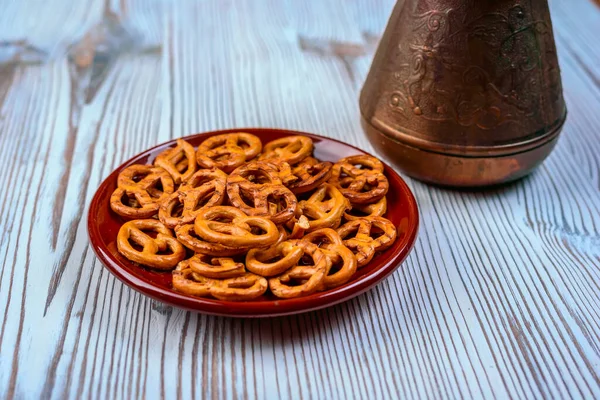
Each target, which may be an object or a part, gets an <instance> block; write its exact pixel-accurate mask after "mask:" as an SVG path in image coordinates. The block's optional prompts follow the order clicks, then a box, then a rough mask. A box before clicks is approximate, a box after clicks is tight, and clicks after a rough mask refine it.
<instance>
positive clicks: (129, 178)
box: [110, 164, 175, 219]
mask: <svg viewBox="0 0 600 400" xmlns="http://www.w3.org/2000/svg"><path fill="white" fill-rule="evenodd" d="M117 185H118V187H117V188H116V189H115V191H114V192H113V194H112V195H111V197H110V208H111V209H112V210H113V211H114V212H116V213H117V214H119V215H120V216H122V217H125V218H129V219H140V218H142V219H143V218H150V217H152V216H153V215H154V214H156V212H157V211H158V208H159V206H160V203H161V202H162V201H164V200H165V199H166V198H167V197H168V196H169V195H171V194H172V193H173V191H174V190H175V185H174V183H173V179H172V178H171V175H169V173H168V172H167V171H166V170H164V169H162V168H160V167H153V166H151V165H140V164H134V165H130V166H129V167H127V168H125V169H124V170H123V171H122V172H121V173H120V174H119V177H118V178H117Z"/></svg>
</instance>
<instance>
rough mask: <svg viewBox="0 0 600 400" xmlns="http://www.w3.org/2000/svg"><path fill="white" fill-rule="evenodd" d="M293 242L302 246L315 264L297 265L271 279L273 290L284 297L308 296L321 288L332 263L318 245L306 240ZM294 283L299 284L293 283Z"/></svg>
mask: <svg viewBox="0 0 600 400" xmlns="http://www.w3.org/2000/svg"><path fill="white" fill-rule="evenodd" d="M291 244H292V245H293V246H297V247H299V248H301V249H302V252H303V253H304V257H306V256H308V258H310V259H312V264H313V265H307V266H304V265H302V266H300V265H296V266H294V267H292V268H290V269H289V270H287V271H286V272H284V273H283V274H281V275H279V276H276V277H273V278H270V279H269V288H270V289H271V292H273V294H274V295H275V296H277V297H281V298H284V299H289V298H294V297H300V296H307V295H309V294H311V293H314V292H316V291H317V290H319V289H320V288H321V287H322V284H323V281H324V279H325V277H326V276H327V274H328V273H329V267H330V265H331V264H330V263H329V260H328V259H327V257H326V256H325V254H323V252H322V251H321V249H319V247H317V245H315V244H313V243H310V242H307V241H304V240H294V241H291ZM293 283H299V284H298V285H293Z"/></svg>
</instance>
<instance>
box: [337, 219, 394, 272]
mask: <svg viewBox="0 0 600 400" xmlns="http://www.w3.org/2000/svg"><path fill="white" fill-rule="evenodd" d="M373 228H375V229H373ZM377 230H378V231H379V232H377ZM337 233H338V234H339V235H340V237H341V238H342V240H343V243H344V245H345V246H346V247H348V248H349V249H350V250H352V252H353V253H354V254H355V255H356V259H357V261H358V267H359V268H360V267H363V266H365V265H366V264H367V263H368V262H369V261H371V260H372V259H373V256H374V255H375V252H376V251H381V250H385V249H387V248H388V247H390V246H391V245H392V244H393V243H394V240H396V227H395V226H394V224H392V223H391V222H390V221H389V220H387V219H385V218H382V217H365V218H359V219H355V220H352V221H349V222H346V223H345V224H344V225H342V226H340V227H339V228H338V229H337ZM378 234H380V235H379V236H377V235H378Z"/></svg>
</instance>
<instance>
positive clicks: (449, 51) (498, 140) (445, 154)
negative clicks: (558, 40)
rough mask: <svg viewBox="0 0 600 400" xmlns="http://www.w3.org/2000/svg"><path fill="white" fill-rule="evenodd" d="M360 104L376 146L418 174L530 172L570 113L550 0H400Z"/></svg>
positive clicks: (494, 176)
mask: <svg viewBox="0 0 600 400" xmlns="http://www.w3.org/2000/svg"><path fill="white" fill-rule="evenodd" d="M360 110H361V114H362V123H363V127H364V128H365V131H366V133H367V136H368V137H369V139H370V140H371V142H372V143H373V145H374V146H375V147H376V148H377V149H378V150H379V151H380V152H381V153H383V154H384V156H385V157H386V158H388V159H389V160H390V161H391V162H392V163H393V164H395V165H396V166H397V167H399V168H400V169H401V170H403V171H404V172H405V173H407V174H408V175H411V176H413V177H415V178H417V179H421V180H424V181H427V182H431V183H436V184H442V185H449V186H463V187H465V186H467V187H468V186H486V185H493V184H498V183H503V182H508V181H511V180H515V179H518V178H520V177H523V176H524V175H526V174H527V173H529V172H530V171H531V170H532V169H533V168H535V167H536V166H538V165H539V164H540V163H541V162H542V161H543V160H544V159H545V158H546V157H547V156H548V154H549V153H550V152H551V151H552V149H553V147H554V145H555V144H556V141H557V139H558V135H559V133H560V130H561V128H562V126H563V123H564V122H565V119H566V107H565V103H564V99H563V95H562V86H561V79H560V70H559V66H558V61H557V56H556V48H555V44H554V36H553V33H552V23H551V21H550V13H549V10H548V3H547V0H529V1H519V0H405V1H402V0H400V1H398V3H397V4H396V7H395V8H394V11H393V12H392V15H391V17H390V20H389V22H388V25H387V28H386V31H385V33H384V35H383V37H382V39H381V41H380V43H379V48H378V50H377V53H376V55H375V58H374V60H373V63H372V65H371V70H370V71H369V75H368V77H367V80H366V82H365V84H364V87H363V89H362V92H361V96H360Z"/></svg>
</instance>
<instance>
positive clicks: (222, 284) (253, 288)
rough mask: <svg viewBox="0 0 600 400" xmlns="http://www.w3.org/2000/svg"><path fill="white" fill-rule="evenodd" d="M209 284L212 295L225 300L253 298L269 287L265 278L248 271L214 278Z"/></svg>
mask: <svg viewBox="0 0 600 400" xmlns="http://www.w3.org/2000/svg"><path fill="white" fill-rule="evenodd" d="M209 284H210V285H211V288H210V294H211V295H212V296H213V297H215V298H217V299H219V300H227V301H247V300H253V299H255V298H257V297H259V296H262V295H263V294H264V293H265V292H266V291H267V289H268V288H269V284H268V282H267V280H266V279H265V278H263V277H262V276H259V275H255V274H251V273H248V272H247V273H245V274H244V275H242V276H238V277H235V278H228V279H218V280H217V279H214V280H212V281H211V282H210V283H209Z"/></svg>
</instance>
